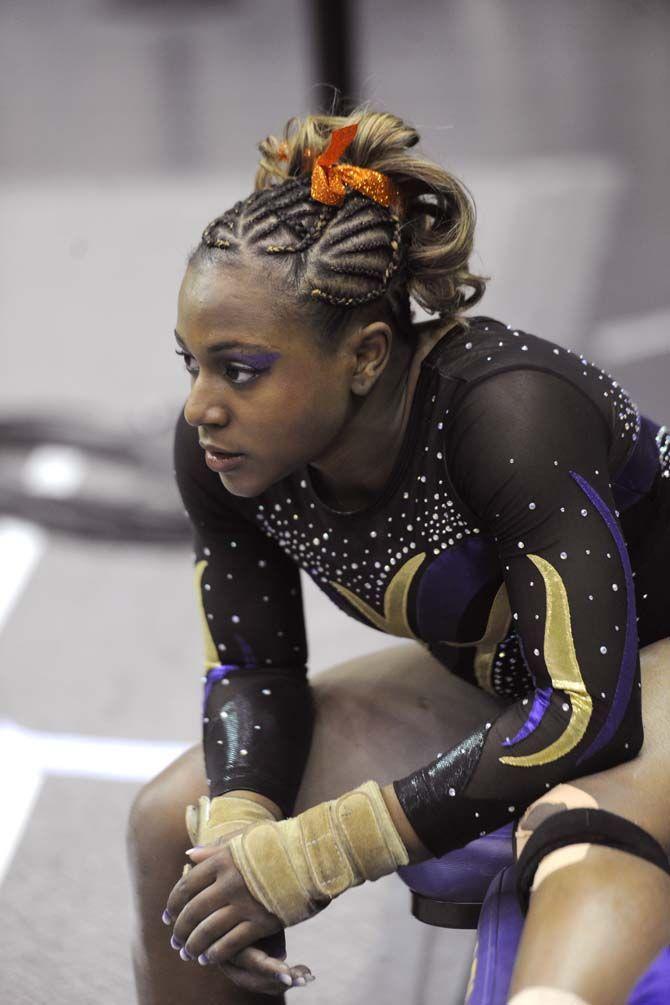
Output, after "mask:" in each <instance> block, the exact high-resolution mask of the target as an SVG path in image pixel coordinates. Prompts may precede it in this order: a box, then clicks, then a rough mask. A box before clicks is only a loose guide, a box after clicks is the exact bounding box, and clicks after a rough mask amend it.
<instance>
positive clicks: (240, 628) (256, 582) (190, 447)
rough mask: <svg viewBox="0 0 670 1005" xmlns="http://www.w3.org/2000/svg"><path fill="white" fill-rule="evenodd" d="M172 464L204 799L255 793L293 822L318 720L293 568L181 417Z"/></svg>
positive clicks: (295, 571)
mask: <svg viewBox="0 0 670 1005" xmlns="http://www.w3.org/2000/svg"><path fill="white" fill-rule="evenodd" d="M174 461H175V474H176V478H177V485H178V488H179V491H180V494H181V497H182V500H183V502H184V506H185V508H186V512H187V514H188V516H189V518H190V520H191V524H192V526H193V532H194V545H195V585H196V598H197V603H198V606H199V608H200V614H201V619H202V629H203V636H204V643H205V676H204V678H203V680H204V700H203V715H202V722H203V733H202V735H203V748H204V755H205V766H206V771H207V778H208V784H209V795H210V797H211V798H213V797H215V796H219V795H222V794H223V793H226V792H233V791H239V790H246V791H250V792H255V793H258V794H260V795H262V796H265V797H266V798H267V799H270V800H271V801H272V802H273V803H275V804H276V805H277V806H279V808H280V809H281V812H282V814H283V815H284V816H290V815H291V813H292V811H293V806H294V804H295V799H296V796H297V794H298V789H299V787H300V782H301V780H302V774H303V771H304V768H305V764H306V761H307V756H308V754H309V748H310V744H311V739H312V729H313V722H314V709H313V703H312V696H311V691H310V686H309V683H308V680H307V642H306V636H305V626H304V617H303V607H302V594H301V588H300V575H299V569H298V567H297V566H296V565H295V564H294V563H293V562H292V561H291V559H289V558H288V557H287V556H286V555H285V554H284V553H283V552H282V551H281V549H280V548H279V547H278V545H277V544H276V543H275V542H274V541H272V540H271V539H270V538H268V537H266V536H265V535H264V534H263V533H262V532H261V531H260V530H259V529H258V528H257V527H256V526H254V525H253V524H252V523H251V522H250V521H249V520H247V519H245V518H244V517H243V516H242V515H241V514H240V513H239V512H237V511H236V509H235V508H234V506H233V504H232V502H231V496H230V494H229V493H228V492H227V491H226V489H225V488H224V486H223V485H222V483H221V481H220V479H219V477H218V476H217V475H216V474H215V473H214V472H213V471H210V470H209V468H208V467H207V466H206V464H205V460H204V454H203V451H202V449H201V447H200V446H199V444H198V436H197V430H196V429H194V428H192V427H190V426H188V424H187V423H186V421H185V419H184V417H183V415H180V417H179V420H178V422H177V427H176V430H175V444H174Z"/></svg>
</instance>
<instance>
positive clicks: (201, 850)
mask: <svg viewBox="0 0 670 1005" xmlns="http://www.w3.org/2000/svg"><path fill="white" fill-rule="evenodd" d="M223 843H224V842H223V841H220V842H217V843H216V844H207V845H197V846H196V847H195V848H189V849H188V851H187V852H186V854H187V855H188V857H189V858H190V860H191V862H192V863H193V864H194V865H196V864H198V863H199V862H206V861H207V859H208V858H209V856H210V855H211V854H212V853H213V852H216V851H218V850H219V848H220V847H221V845H222V844H223Z"/></svg>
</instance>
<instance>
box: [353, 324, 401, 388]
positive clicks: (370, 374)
mask: <svg viewBox="0 0 670 1005" xmlns="http://www.w3.org/2000/svg"><path fill="white" fill-rule="evenodd" d="M392 344H393V332H392V331H391V328H390V327H389V325H388V324H387V323H386V322H385V321H372V322H371V323H369V324H366V325H365V326H364V327H362V328H359V329H358V330H357V331H356V332H354V333H353V334H352V335H351V336H350V350H351V351H352V353H353V355H354V372H353V374H352V377H351V390H352V391H353V392H354V394H360V395H366V394H369V392H370V391H371V390H372V388H373V387H374V385H375V384H376V382H377V381H378V380H379V378H380V376H381V375H382V373H383V372H384V368H385V367H386V366H387V364H388V362H389V360H390V358H391V346H392Z"/></svg>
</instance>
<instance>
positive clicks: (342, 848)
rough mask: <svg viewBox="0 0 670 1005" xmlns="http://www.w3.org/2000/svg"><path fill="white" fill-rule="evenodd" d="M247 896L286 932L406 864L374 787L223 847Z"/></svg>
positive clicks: (252, 829)
mask: <svg viewBox="0 0 670 1005" xmlns="http://www.w3.org/2000/svg"><path fill="white" fill-rule="evenodd" d="M229 848H230V852H231V854H232V856H233V859H234V861H235V865H236V866H237V868H238V869H239V870H240V872H241V874H242V876H243V878H244V880H245V882H246V884H247V887H248V888H249V892H250V893H251V894H252V896H253V897H255V898H256V900H258V901H259V903H261V904H262V905H263V906H264V907H265V909H266V910H267V911H269V912H270V913H271V914H274V915H276V917H277V918H278V919H279V920H280V921H281V922H282V924H283V925H284V926H285V927H287V926H289V925H296V924H297V923H298V922H300V921H304V920H305V919H306V918H309V917H311V916H312V915H313V914H317V913H318V912H319V911H320V910H322V908H323V907H324V906H325V905H326V904H327V903H328V902H329V901H331V900H333V899H334V898H335V897H338V896H339V895H340V894H341V893H343V892H344V891H345V890H348V889H349V888H350V887H352V886H360V884H361V883H363V882H364V881H365V880H366V879H367V880H375V879H379V878H380V877H381V876H386V875H388V874H389V873H391V872H394V871H395V870H396V869H397V868H398V867H399V866H401V865H407V864H408V863H409V855H408V854H407V849H406V848H405V845H404V844H403V841H402V839H401V837H400V835H399V834H398V831H397V829H396V827H395V824H394V823H393V820H392V818H391V814H390V813H389V811H388V808H387V806H386V803H385V802H384V797H383V796H382V793H381V789H380V787H379V785H378V784H377V782H374V781H368V782H365V783H364V784H363V785H359V786H358V788H355V789H352V790H351V791H350V792H345V793H344V795H342V796H340V797H339V798H338V799H332V800H330V801H328V802H325V803H319V804H318V806H313V807H311V808H310V809H308V810H306V811H305V812H304V813H300V814H299V815H298V816H297V817H289V818H288V819H287V820H280V821H279V822H274V823H259V824H256V825H255V826H253V827H250V828H249V829H248V830H246V831H245V832H244V833H243V834H238V835H237V836H236V837H234V838H233V839H232V840H231V842H230V844H229Z"/></svg>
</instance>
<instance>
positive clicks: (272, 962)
mask: <svg viewBox="0 0 670 1005" xmlns="http://www.w3.org/2000/svg"><path fill="white" fill-rule="evenodd" d="M228 962H229V963H232V964H233V965H234V966H237V967H243V968H244V969H245V970H247V971H250V972H253V973H256V974H258V975H266V976H269V977H274V978H276V977H278V976H279V974H282V973H284V974H286V973H287V974H289V976H290V977H291V978H292V979H293V981H295V980H296V979H297V978H298V977H304V978H309V979H312V978H313V974H312V972H311V970H310V969H309V967H308V966H305V964H304V963H297V964H295V965H293V966H289V965H288V964H287V963H284V962H283V961H281V960H277V959H275V958H274V957H272V956H268V954H267V953H265V952H263V950H262V949H258V944H257V943H256V944H255V945H253V946H249V947H248V948H247V949H243V950H242V952H241V953H238V954H237V955H236V956H234V957H233V958H232V959H231V960H229V961H228ZM306 983H307V981H306Z"/></svg>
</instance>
